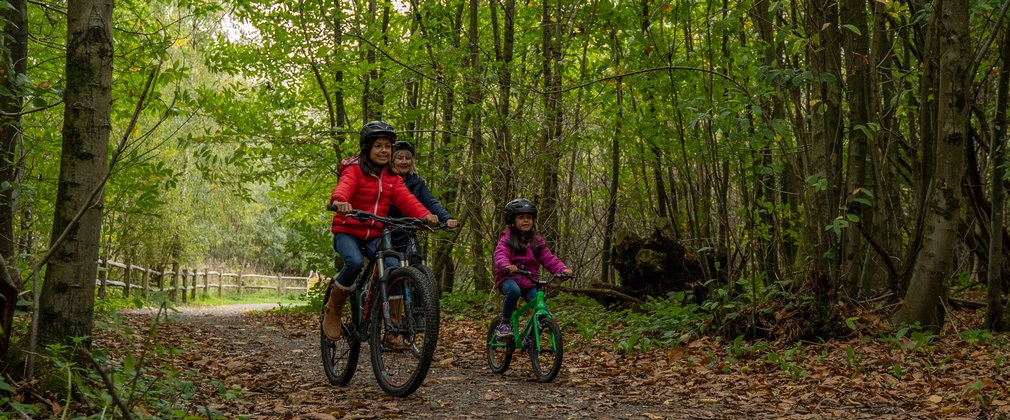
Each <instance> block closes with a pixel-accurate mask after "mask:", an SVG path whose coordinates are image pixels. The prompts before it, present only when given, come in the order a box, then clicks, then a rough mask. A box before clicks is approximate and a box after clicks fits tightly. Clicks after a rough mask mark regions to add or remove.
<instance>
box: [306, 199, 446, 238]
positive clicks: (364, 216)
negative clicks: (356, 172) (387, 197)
mask: <svg viewBox="0 0 1010 420" xmlns="http://www.w3.org/2000/svg"><path fill="white" fill-rule="evenodd" d="M326 209H327V210H329V211H337V206H336V205H334V204H333V203H330V204H327V205H326ZM344 215H345V216H347V217H351V218H354V219H357V220H360V221H362V222H364V221H368V220H374V221H377V222H380V223H382V224H383V225H387V226H390V227H391V228H394V229H405V230H417V229H418V228H419V227H423V228H425V229H427V230H429V231H434V230H436V229H438V230H446V231H451V230H453V229H454V228H450V227H449V226H448V225H447V224H446V223H445V222H440V223H439V224H438V226H435V227H432V226H428V221H427V220H425V219H419V218H416V217H384V216H379V215H377V214H375V213H370V212H367V211H364V210H358V209H352V210H351V211H349V212H347V213H344Z"/></svg>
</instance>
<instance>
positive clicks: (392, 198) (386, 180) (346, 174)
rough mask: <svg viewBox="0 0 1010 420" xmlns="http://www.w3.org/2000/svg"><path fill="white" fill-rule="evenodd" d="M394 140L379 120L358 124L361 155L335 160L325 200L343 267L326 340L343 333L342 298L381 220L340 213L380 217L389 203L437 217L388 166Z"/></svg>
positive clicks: (370, 247)
mask: <svg viewBox="0 0 1010 420" xmlns="http://www.w3.org/2000/svg"><path fill="white" fill-rule="evenodd" d="M394 141H396V130H394V129H393V127H392V126H390V125H389V124H387V123H385V122H383V121H372V122H370V123H367V124H365V125H364V126H363V127H361V132H360V138H359V142H358V144H359V146H360V147H361V152H360V154H359V155H358V156H357V157H354V158H348V159H344V161H342V162H340V179H339V181H337V186H336V188H334V189H333V194H332V195H331V196H330V204H332V205H333V206H332V207H334V208H335V209H336V210H337V213H336V214H335V215H334V216H333V225H332V227H331V228H330V231H331V232H333V249H335V250H336V251H337V253H339V254H340V256H341V257H342V258H343V260H344V267H343V268H341V269H340V272H339V273H337V281H336V283H337V284H336V286H337V287H334V288H332V289H331V290H332V291H331V292H330V297H329V299H327V301H326V315H325V316H324V317H323V332H324V333H325V334H326V336H327V337H328V338H329V339H331V340H337V339H340V336H341V334H342V332H341V329H340V319H341V317H342V314H341V312H342V311H343V308H344V302H346V301H347V296H349V295H350V294H351V286H353V285H354V279H355V278H357V277H358V273H360V272H361V268H362V266H364V257H363V256H362V255H361V249H362V246H364V248H365V249H366V250H367V252H369V253H370V254H374V253H375V249H376V247H377V246H378V243H379V238H380V237H381V235H382V224H380V223H378V222H375V221H368V222H361V221H359V220H357V219H354V218H351V217H346V216H344V213H346V212H348V211H351V210H352V209H357V210H364V211H368V212H371V213H375V214H377V215H379V216H385V215H387V214H388V212H389V205H390V203H393V204H395V205H396V207H398V208H400V209H402V210H403V211H404V213H405V214H406V215H407V216H410V217H418V218H424V219H426V220H427V221H428V223H430V224H433V225H434V224H437V223H438V217H437V216H435V215H434V214H431V213H430V212H429V211H428V209H426V208H425V207H424V206H423V205H422V204H421V203H420V202H418V201H417V198H415V197H414V195H413V194H411V193H410V190H408V189H407V187H406V186H404V185H403V178H401V177H400V176H399V175H397V174H396V173H394V172H392V171H391V170H390V169H389V160H390V157H391V156H392V154H393V142H394ZM386 263H387V264H389V265H393V266H395V265H398V264H399V261H395V259H393V261H387V262H386ZM390 298H393V297H392V296H391V297H390Z"/></svg>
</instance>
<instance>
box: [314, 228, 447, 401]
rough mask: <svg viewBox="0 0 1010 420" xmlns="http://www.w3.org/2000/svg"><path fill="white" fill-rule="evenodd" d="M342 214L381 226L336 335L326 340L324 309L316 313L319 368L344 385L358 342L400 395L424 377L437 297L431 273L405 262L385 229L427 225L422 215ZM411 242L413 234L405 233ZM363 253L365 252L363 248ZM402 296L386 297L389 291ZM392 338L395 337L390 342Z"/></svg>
mask: <svg viewBox="0 0 1010 420" xmlns="http://www.w3.org/2000/svg"><path fill="white" fill-rule="evenodd" d="M346 216H348V217H353V218H355V219H357V220H361V221H369V220H372V221H377V222H380V223H382V225H383V232H382V236H381V238H380V239H379V245H378V247H377V249H376V251H375V255H374V256H373V257H372V258H371V259H370V260H369V261H368V263H367V264H366V265H365V268H364V269H363V270H362V271H361V274H360V275H359V276H358V278H357V279H356V280H355V282H354V285H353V286H352V292H351V294H350V296H348V298H347V300H348V306H350V315H349V316H347V315H346V314H345V317H344V319H343V320H342V321H343V322H342V324H343V325H342V332H343V334H342V335H341V338H340V339H339V340H330V339H329V338H327V337H326V334H325V333H324V332H323V313H320V316H319V337H320V346H321V350H322V359H323V370H324V371H325V373H326V378H327V379H328V380H329V382H330V383H331V384H333V385H347V384H348V383H349V382H350V381H351V377H352V376H354V371H355V369H356V368H357V363H358V354H359V352H360V350H361V343H362V342H364V341H367V342H368V345H369V347H370V349H371V361H372V371H373V372H374V374H375V379H376V381H377V382H378V383H379V387H380V388H382V390H383V391H385V392H386V393H387V394H389V395H392V396H395V397H405V396H408V395H410V394H412V393H413V392H414V391H415V390H417V388H418V387H419V386H420V385H421V383H422V382H424V378H425V376H426V375H427V374H428V368H429V367H430V366H431V361H432V358H433V357H434V354H435V345H436V344H437V342H438V328H439V299H438V292H437V291H436V289H435V287H434V285H433V284H432V281H431V279H429V278H428V276H427V275H426V274H424V273H422V272H421V271H420V270H418V269H417V268H415V267H411V266H408V265H407V261H408V257H409V254H410V252H414V251H410V250H416V249H419V248H417V247H416V244H414V246H413V247H410V248H408V252H407V253H406V254H407V255H405V253H401V252H397V251H395V250H393V246H392V241H391V239H390V236H391V235H390V234H391V232H392V231H394V230H403V231H406V232H408V233H414V232H416V231H417V230H419V229H428V230H431V228H429V227H427V225H426V224H425V221H424V219H416V218H413V217H403V218H390V217H382V216H378V215H375V214H372V213H369V212H365V211H360V210H352V211H351V212H348V213H346ZM408 236H410V237H411V238H412V239H411V241H415V242H416V235H408ZM363 254H365V255H367V253H364V252H363ZM385 257H396V258H397V259H398V260H399V261H400V266H398V267H386V264H385V262H384V259H385ZM335 280H336V277H335V276H334V277H333V278H331V279H330V282H329V285H328V286H327V288H326V294H325V296H326V297H325V298H324V300H323V306H324V307H325V306H326V300H327V299H329V295H330V293H329V292H330V289H331V288H333V287H336V285H335V283H336V281H335ZM391 295H393V296H402V298H398V299H390V296H391ZM391 341H395V342H396V343H392V344H391Z"/></svg>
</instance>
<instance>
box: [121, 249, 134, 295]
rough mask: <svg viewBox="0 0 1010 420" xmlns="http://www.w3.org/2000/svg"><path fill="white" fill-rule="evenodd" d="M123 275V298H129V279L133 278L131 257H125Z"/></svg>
mask: <svg viewBox="0 0 1010 420" xmlns="http://www.w3.org/2000/svg"><path fill="white" fill-rule="evenodd" d="M124 273H125V274H123V297H130V278H131V277H133V256H127V257H126V270H125V272H124Z"/></svg>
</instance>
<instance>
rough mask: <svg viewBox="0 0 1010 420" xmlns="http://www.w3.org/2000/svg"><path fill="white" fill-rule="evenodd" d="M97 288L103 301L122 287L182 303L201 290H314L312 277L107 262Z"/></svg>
mask: <svg viewBox="0 0 1010 420" xmlns="http://www.w3.org/2000/svg"><path fill="white" fill-rule="evenodd" d="M116 274H118V275H116ZM312 280H317V279H312ZM95 284H96V285H97V286H98V297H99V298H104V297H105V296H106V291H107V289H108V288H109V287H119V288H122V289H123V296H130V295H131V294H139V295H140V296H142V297H146V296H147V295H148V294H149V293H151V292H167V293H168V296H169V298H170V299H171V300H173V301H174V300H179V298H180V297H181V301H182V302H186V301H187V300H193V299H196V296H197V291H198V290H201V289H202V293H203V296H209V295H210V293H211V292H212V290H213V291H216V292H217V296H218V297H220V296H222V294H223V293H224V289H229V290H237V292H238V294H239V295H242V293H243V292H246V293H249V291H255V290H261V289H266V290H276V291H277V295H278V296H282V295H284V294H285V293H289V292H305V291H307V290H308V289H309V287H310V286H311V284H310V277H290V276H282V275H280V274H275V275H267V274H244V273H221V272H217V271H210V270H202V271H200V270H196V269H188V268H184V269H180V268H179V266H178V265H177V264H174V265H173V267H172V268H171V269H166V270H162V271H158V270H152V269H150V268H145V267H141V266H137V265H132V264H124V263H120V262H116V261H109V260H104V259H103V260H99V261H98V279H97V280H95Z"/></svg>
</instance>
